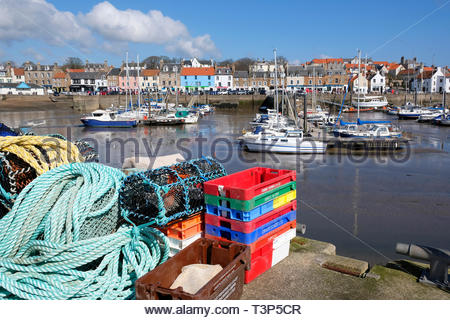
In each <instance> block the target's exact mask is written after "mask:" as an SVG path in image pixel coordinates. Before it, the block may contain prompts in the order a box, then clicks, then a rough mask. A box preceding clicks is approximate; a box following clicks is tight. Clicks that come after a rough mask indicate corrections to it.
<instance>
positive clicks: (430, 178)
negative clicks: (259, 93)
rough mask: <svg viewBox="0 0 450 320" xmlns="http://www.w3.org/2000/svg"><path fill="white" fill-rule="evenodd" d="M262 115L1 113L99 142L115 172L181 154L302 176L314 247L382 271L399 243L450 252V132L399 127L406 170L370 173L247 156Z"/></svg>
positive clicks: (43, 130) (379, 160)
mask: <svg viewBox="0 0 450 320" xmlns="http://www.w3.org/2000/svg"><path fill="white" fill-rule="evenodd" d="M254 113H255V111H253V110H248V111H236V110H229V111H218V112H216V114H214V115H210V116H207V117H205V118H203V119H201V120H200V121H199V123H198V124H196V125H185V126H173V127H138V128H134V129H87V128H83V127H81V126H80V122H79V117H80V115H79V114H77V113H75V112H73V111H72V110H71V109H62V110H51V111H38V112H1V111H0V121H1V122H5V123H6V124H8V125H10V126H14V127H22V126H33V125H35V127H33V128H32V131H34V132H35V133H37V134H47V133H60V134H63V135H66V136H69V137H70V139H73V140H75V139H80V138H84V139H90V140H91V142H92V143H95V144H97V148H98V150H99V153H100V161H101V162H103V163H107V164H109V165H111V166H114V167H120V166H121V163H122V158H123V157H129V156H133V155H141V156H145V155H147V154H148V153H151V154H155V153H157V154H159V155H163V154H169V153H173V152H176V151H177V150H178V151H179V152H181V153H182V154H183V155H184V156H186V157H187V158H193V157H198V156H201V155H214V156H216V157H217V158H219V159H221V160H223V161H224V166H225V167H226V169H227V170H228V171H229V172H230V173H231V172H236V171H239V170H242V169H244V168H248V167H252V166H268V167H274V168H286V169H294V170H297V171H298V173H297V181H298V183H297V184H298V191H299V192H298V198H299V199H301V201H300V202H299V206H298V207H299V209H298V214H297V215H298V221H299V222H301V223H305V224H306V225H307V236H308V237H311V238H314V239H319V240H324V241H329V242H332V243H334V244H336V246H337V251H338V254H343V255H347V256H352V257H357V258H361V259H367V260H369V261H370V262H371V263H375V262H385V261H386V260H387V259H388V258H389V259H393V258H398V257H399V256H396V255H395V253H394V248H395V243H396V242H414V243H419V244H427V245H431V246H437V247H444V248H449V247H450V230H449V229H450V184H449V181H450V169H449V168H450V156H449V152H450V128H444V127H435V126H431V125H427V124H418V123H416V122H415V121H402V122H400V123H399V125H400V126H401V128H402V129H403V131H405V132H407V133H408V134H409V135H410V136H411V138H412V139H413V142H412V153H411V156H410V157H409V158H408V160H407V161H406V162H405V163H398V162H396V161H394V160H393V159H392V157H390V156H388V155H379V156H368V157H367V159H365V160H364V161H362V162H361V163H355V162H353V161H351V159H350V158H349V157H348V156H346V155H342V154H327V155H321V156H313V157H312V156H310V155H302V156H300V157H295V156H291V155H277V156H276V157H272V156H271V155H268V154H257V153H247V152H245V151H241V150H240V149H239V146H238V144H237V143H235V137H237V136H238V135H239V134H240V133H241V130H242V128H243V127H246V124H247V123H248V121H249V120H250V119H251V118H252V117H253V116H254ZM352 117H354V116H350V117H349V119H351V118H352ZM362 118H364V119H376V118H377V119H384V118H390V116H388V115H385V114H382V113H372V114H367V115H362ZM108 145H109V146H110V147H109V148H108Z"/></svg>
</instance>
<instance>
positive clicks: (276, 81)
mask: <svg viewBox="0 0 450 320" xmlns="http://www.w3.org/2000/svg"><path fill="white" fill-rule="evenodd" d="M273 55H274V59H275V97H276V110H277V128H279V127H280V126H279V118H278V66H277V49H273Z"/></svg>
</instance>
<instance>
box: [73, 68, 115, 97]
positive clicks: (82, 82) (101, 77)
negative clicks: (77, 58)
mask: <svg viewBox="0 0 450 320" xmlns="http://www.w3.org/2000/svg"><path fill="white" fill-rule="evenodd" d="M69 76H70V91H72V92H88V91H89V92H95V91H106V90H107V89H108V80H107V78H106V73H105V72H69Z"/></svg>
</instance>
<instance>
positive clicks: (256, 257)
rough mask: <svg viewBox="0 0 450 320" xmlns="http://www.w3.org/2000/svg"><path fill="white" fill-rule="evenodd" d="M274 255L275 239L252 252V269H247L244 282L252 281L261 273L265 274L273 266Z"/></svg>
mask: <svg viewBox="0 0 450 320" xmlns="http://www.w3.org/2000/svg"><path fill="white" fill-rule="evenodd" d="M272 255H273V239H272V241H271V242H269V243H267V244H265V245H263V246H262V247H260V248H257V249H256V251H255V252H253V253H252V256H251V260H250V265H251V268H250V270H246V271H245V277H244V283H245V284H247V283H250V282H252V281H253V280H255V279H256V278H257V277H258V276H259V275H261V274H263V273H264V272H266V271H267V270H269V269H270V268H271V267H272Z"/></svg>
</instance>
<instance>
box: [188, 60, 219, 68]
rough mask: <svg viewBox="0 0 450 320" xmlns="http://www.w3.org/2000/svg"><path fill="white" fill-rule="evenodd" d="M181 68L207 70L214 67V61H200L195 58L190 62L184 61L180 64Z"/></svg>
mask: <svg viewBox="0 0 450 320" xmlns="http://www.w3.org/2000/svg"><path fill="white" fill-rule="evenodd" d="M182 65H183V67H185V68H208V67H212V66H214V61H213V60H212V59H211V60H200V59H197V58H193V59H190V60H184V61H183V62H182Z"/></svg>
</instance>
